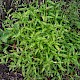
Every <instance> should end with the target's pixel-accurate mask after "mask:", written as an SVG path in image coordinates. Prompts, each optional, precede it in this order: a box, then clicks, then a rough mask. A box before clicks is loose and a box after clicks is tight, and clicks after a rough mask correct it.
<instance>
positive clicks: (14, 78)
mask: <svg viewBox="0 0 80 80" xmlns="http://www.w3.org/2000/svg"><path fill="white" fill-rule="evenodd" d="M0 80H23V76H22V73H21V72H17V71H15V72H13V71H9V68H8V66H7V65H3V64H0Z"/></svg>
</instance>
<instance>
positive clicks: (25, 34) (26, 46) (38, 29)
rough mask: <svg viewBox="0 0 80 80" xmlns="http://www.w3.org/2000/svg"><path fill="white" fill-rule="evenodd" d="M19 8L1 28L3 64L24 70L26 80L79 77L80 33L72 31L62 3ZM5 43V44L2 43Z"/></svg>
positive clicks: (60, 79)
mask: <svg viewBox="0 0 80 80" xmlns="http://www.w3.org/2000/svg"><path fill="white" fill-rule="evenodd" d="M32 5H33V4H31V5H29V7H27V6H26V5H24V8H18V11H17V12H14V13H12V14H10V16H11V18H7V19H6V20H5V21H4V23H3V26H4V31H3V30H0V33H1V34H0V51H1V52H0V63H1V64H6V63H7V62H8V61H9V60H10V61H11V62H10V63H9V69H10V70H13V71H14V70H17V69H18V70H21V71H22V74H23V76H24V80H39V79H40V80H46V79H47V78H50V77H51V78H52V80H54V79H57V80H62V79H63V78H64V77H65V76H67V77H68V79H74V78H75V79H79V78H80V77H79V74H78V73H77V71H76V70H75V68H76V67H78V69H80V62H79V55H80V49H79V47H80V34H78V33H76V32H71V27H70V25H68V22H69V21H67V18H66V15H64V14H63V13H61V12H62V11H61V5H60V3H54V2H52V1H50V0H47V2H46V3H45V4H44V3H43V4H42V5H41V6H40V7H38V5H37V4H36V6H35V5H33V6H32ZM2 45H4V46H2Z"/></svg>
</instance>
